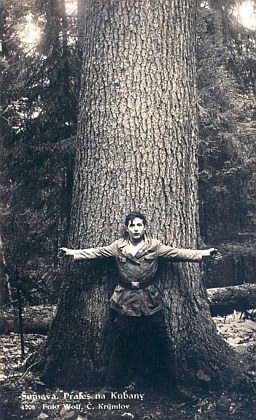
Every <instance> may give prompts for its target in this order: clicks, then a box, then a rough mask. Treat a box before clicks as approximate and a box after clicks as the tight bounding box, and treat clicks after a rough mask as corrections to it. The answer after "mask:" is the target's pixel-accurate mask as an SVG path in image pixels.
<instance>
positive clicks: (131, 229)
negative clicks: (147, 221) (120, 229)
mask: <svg viewBox="0 0 256 420" xmlns="http://www.w3.org/2000/svg"><path fill="white" fill-rule="evenodd" d="M126 231H127V232H128V235H129V238H130V240H131V241H132V242H139V241H141V240H142V239H143V237H144V233H145V226H144V223H143V221H142V220H141V219H139V218H138V217H135V219H133V220H130V221H129V223H128V227H127V228H126Z"/></svg>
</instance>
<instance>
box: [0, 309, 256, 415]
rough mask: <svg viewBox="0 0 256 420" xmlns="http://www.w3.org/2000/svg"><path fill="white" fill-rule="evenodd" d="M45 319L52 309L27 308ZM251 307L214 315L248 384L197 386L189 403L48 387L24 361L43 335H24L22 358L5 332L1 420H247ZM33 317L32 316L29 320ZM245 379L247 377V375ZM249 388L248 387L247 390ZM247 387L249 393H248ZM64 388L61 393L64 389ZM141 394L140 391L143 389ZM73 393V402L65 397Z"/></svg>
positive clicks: (255, 400)
mask: <svg viewBox="0 0 256 420" xmlns="http://www.w3.org/2000/svg"><path fill="white" fill-rule="evenodd" d="M33 310H34V311H35V313H38V311H40V313H41V315H42V312H43V313H44V314H45V317H46V318H49V317H50V316H51V313H52V308H50V307H49V308H47V307H36V308H34V309H33V308H30V309H29V314H30V316H31V315H33ZM255 318H256V317H255V314H254V312H253V311H248V312H247V313H246V314H241V313H234V315H229V316H227V317H220V316H219V317H216V318H213V319H214V322H215V324H216V326H217V329H218V331H219V333H220V334H221V335H222V336H223V337H224V339H225V340H226V341H227V342H228V343H229V344H230V345H231V346H232V347H233V348H234V349H235V351H236V352H238V353H239V354H240V356H241V359H243V360H244V361H245V362H246V366H247V373H248V375H249V376H248V378H250V385H249V387H248V388H247V391H244V392H243V390H241V389H240V390H239V391H226V392H225V391H224V392H223V390H215V391H208V392H207V391H206V390H205V389H204V387H202V389H201V390H199V391H198V390H197V396H198V401H197V402H196V403H194V404H186V403H179V402H177V401H173V400H171V399H163V398H162V397H161V395H156V394H155V393H154V392H153V391H152V390H147V391H141V390H136V389H135V390H134V391H133V392H132V394H133V395H137V396H138V398H137V399H136V398H134V399H133V400H131V399H130V400H128V402H127V399H126V400H125V399H115V398H114V399H111V400H108V399H106V400H104V399H103V400H102V399H101V400H99V399H98V400H97V399H95V398H93V395H94V393H95V390H93V389H88V390H87V391H86V392H85V391H83V394H81V393H80V394H79V390H73V391H72V393H70V392H69V395H68V393H67V392H66V391H65V390H61V389H51V390H50V389H47V388H45V387H44V386H43V384H40V381H36V379H35V378H34V377H33V375H32V374H31V372H30V371H29V370H27V371H26V370H25V361H26V358H28V357H29V356H30V355H31V354H33V352H35V351H36V350H37V349H38V348H39V346H40V345H41V343H42V342H43V341H44V339H45V335H40V334H25V336H24V345H25V348H24V349H25V360H22V358H21V343H20V336H19V334H17V333H14V332H9V333H8V334H2V335H1V347H2V351H1V356H0V367H1V374H0V384H1V394H2V407H1V412H0V418H1V420H10V419H14V420H23V419H24V420H26V419H27V420H53V419H54V420H62V419H63V420H64V419H70V420H98V419H102V420H108V419H113V420H122V419H134V420H151V419H157V420H170V419H171V420H192V419H193V420H215V419H221V420H252V419H254V420H255V419H256V319H255ZM32 319H33V318H32ZM248 380H249V379H248ZM248 389H249V391H248ZM250 389H251V391H250ZM65 392H66V393H65ZM144 392H145V395H144V396H143V398H140V397H139V395H140V394H139V393H144ZM70 394H72V397H73V400H70Z"/></svg>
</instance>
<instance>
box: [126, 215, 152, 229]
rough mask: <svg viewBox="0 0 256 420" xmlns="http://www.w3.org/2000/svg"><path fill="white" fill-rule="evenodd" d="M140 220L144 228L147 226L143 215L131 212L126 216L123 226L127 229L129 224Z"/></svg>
mask: <svg viewBox="0 0 256 420" xmlns="http://www.w3.org/2000/svg"><path fill="white" fill-rule="evenodd" d="M136 217H137V218H138V219H141V220H142V222H143V224H144V226H147V219H146V217H145V216H144V214H142V213H139V212H138V211H132V212H131V213H129V214H127V216H126V218H125V222H124V223H125V226H126V227H128V225H129V222H132V221H133V220H134V219H135V218H136Z"/></svg>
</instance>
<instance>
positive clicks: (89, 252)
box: [58, 242, 116, 260]
mask: <svg viewBox="0 0 256 420" xmlns="http://www.w3.org/2000/svg"><path fill="white" fill-rule="evenodd" d="M115 249H116V242H113V243H112V244H111V245H108V246H103V247H98V248H86V249H70V248H60V249H59V252H58V257H59V258H64V257H66V256H73V258H74V260H81V259H85V260H91V259H93V258H109V257H114V256H115Z"/></svg>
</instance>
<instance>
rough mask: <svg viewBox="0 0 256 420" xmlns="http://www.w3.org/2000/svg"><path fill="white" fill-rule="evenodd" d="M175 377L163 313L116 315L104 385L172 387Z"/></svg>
mask: <svg viewBox="0 0 256 420" xmlns="http://www.w3.org/2000/svg"><path fill="white" fill-rule="evenodd" d="M176 376H177V369H176V362H175V357H174V352H173V351H172V346H171V341H170V337H169V336H168V331H167V326H166V323H165V317H164V313H163V311H159V312H157V313H155V314H154V315H150V316H140V317H135V316H125V315H120V314H118V313H117V312H115V313H114V319H113V341H112V351H111V356H110V361H109V367H108V374H107V378H106V386H112V387H113V386H115V387H116V386H124V385H127V384H128V383H129V382H131V381H135V382H139V383H140V382H142V383H145V384H146V383H148V384H150V385H151V386H152V385H153V386H156V387H159V385H161V387H173V386H175V384H176Z"/></svg>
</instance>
